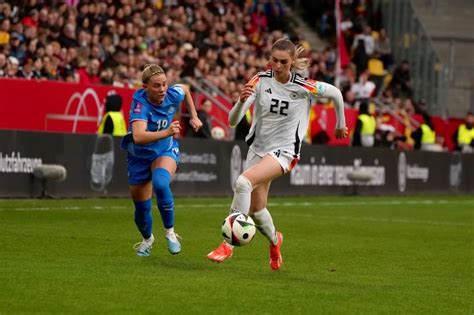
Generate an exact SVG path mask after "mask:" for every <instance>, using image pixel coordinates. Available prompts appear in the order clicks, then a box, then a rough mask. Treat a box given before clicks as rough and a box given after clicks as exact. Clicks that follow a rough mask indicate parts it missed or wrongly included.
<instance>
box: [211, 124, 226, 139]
mask: <svg viewBox="0 0 474 315" xmlns="http://www.w3.org/2000/svg"><path fill="white" fill-rule="evenodd" d="M211 136H212V138H213V139H215V140H222V139H224V137H225V131H224V129H223V128H222V127H219V126H216V127H214V128H212V129H211Z"/></svg>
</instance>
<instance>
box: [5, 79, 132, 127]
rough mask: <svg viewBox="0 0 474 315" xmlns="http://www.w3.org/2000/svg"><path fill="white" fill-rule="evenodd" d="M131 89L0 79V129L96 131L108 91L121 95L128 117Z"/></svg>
mask: <svg viewBox="0 0 474 315" xmlns="http://www.w3.org/2000/svg"><path fill="white" fill-rule="evenodd" d="M133 92H134V91H133V90H130V89H122V88H116V87H113V86H98V85H82V84H76V83H65V82H58V81H36V80H22V79H0V95H1V96H2V97H1V98H0V129H15V130H37V131H55V132H67V133H71V132H72V133H75V132H77V133H96V131H97V128H98V125H99V122H100V120H101V118H102V115H103V113H104V111H105V108H104V100H105V97H106V96H107V95H108V94H113V93H115V94H120V95H121V96H122V97H123V105H122V112H123V114H124V115H125V118H126V120H127V121H128V112H129V109H130V103H131V100H132V96H133Z"/></svg>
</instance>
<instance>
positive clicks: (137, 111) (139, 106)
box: [133, 102, 143, 114]
mask: <svg viewBox="0 0 474 315" xmlns="http://www.w3.org/2000/svg"><path fill="white" fill-rule="evenodd" d="M142 108H143V105H142V103H139V102H137V104H136V105H135V108H134V109H133V112H134V113H135V114H140V113H141V112H142Z"/></svg>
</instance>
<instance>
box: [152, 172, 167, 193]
mask: <svg viewBox="0 0 474 315" xmlns="http://www.w3.org/2000/svg"><path fill="white" fill-rule="evenodd" d="M170 177H171V176H170V173H169V172H168V171H167V170H165V169H163V168H158V169H155V170H154V171H153V189H154V190H155V192H158V191H165V190H168V189H169V186H170Z"/></svg>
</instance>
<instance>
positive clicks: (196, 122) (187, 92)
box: [178, 84, 202, 131]
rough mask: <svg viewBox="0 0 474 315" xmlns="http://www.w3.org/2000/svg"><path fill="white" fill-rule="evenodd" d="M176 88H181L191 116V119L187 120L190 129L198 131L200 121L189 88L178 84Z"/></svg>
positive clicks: (200, 125) (200, 124)
mask: <svg viewBox="0 0 474 315" xmlns="http://www.w3.org/2000/svg"><path fill="white" fill-rule="evenodd" d="M178 86H179V87H181V88H182V89H183V91H184V96H185V99H186V105H187V108H188V112H189V114H190V115H191V118H190V119H189V124H190V125H191V127H193V129H194V131H198V130H199V128H201V127H202V121H201V120H200V119H199V118H198V115H197V112H196V106H195V105H194V101H193V97H192V95H191V91H190V90H189V87H188V86H187V85H184V84H178Z"/></svg>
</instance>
